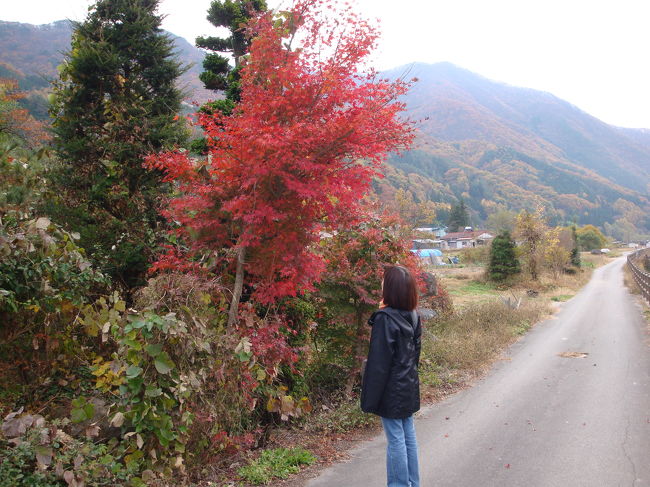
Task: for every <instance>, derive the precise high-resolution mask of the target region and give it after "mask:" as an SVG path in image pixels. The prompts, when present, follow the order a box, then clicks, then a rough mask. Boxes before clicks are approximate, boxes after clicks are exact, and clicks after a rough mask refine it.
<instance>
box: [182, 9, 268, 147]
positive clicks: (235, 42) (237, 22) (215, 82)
mask: <svg viewBox="0 0 650 487" xmlns="http://www.w3.org/2000/svg"><path fill="white" fill-rule="evenodd" d="M266 8H267V7H266V1H265V0H213V1H212V3H211V4H210V8H209V9H208V16H207V19H208V21H209V22H210V23H211V24H212V25H214V26H215V27H217V28H220V27H225V28H227V29H228V30H229V31H230V35H229V36H228V37H216V36H210V37H203V36H200V37H197V38H196V47H199V48H201V49H205V50H206V51H208V54H207V55H206V56H205V59H204V60H203V69H204V70H205V71H203V72H202V73H201V75H200V76H199V78H200V79H201V81H202V82H203V85H204V86H205V87H206V88H207V89H208V90H215V91H219V92H222V93H224V94H225V98H221V99H217V100H212V101H209V102H208V103H205V104H204V105H203V106H202V107H201V108H200V109H199V111H200V112H203V113H213V112H215V111H220V112H222V113H224V114H226V115H230V113H232V111H233V110H234V108H235V104H236V103H237V102H238V101H239V97H240V87H239V69H240V63H241V58H242V57H243V56H244V55H245V54H246V52H247V51H248V47H249V45H250V40H249V39H247V37H246V35H245V32H244V30H243V27H244V25H245V24H246V23H247V22H248V21H249V20H250V18H251V15H254V14H255V13H256V12H263V11H265V10H266ZM224 54H229V56H228V57H227V56H224ZM231 57H232V58H234V66H233V65H231ZM191 149H192V152H195V153H197V154H204V153H205V152H206V151H207V142H206V140H205V138H199V139H196V140H193V141H192V145H191Z"/></svg>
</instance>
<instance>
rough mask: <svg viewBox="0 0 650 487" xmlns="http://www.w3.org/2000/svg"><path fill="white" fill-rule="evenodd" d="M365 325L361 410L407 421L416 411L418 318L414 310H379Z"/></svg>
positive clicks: (420, 331) (418, 356)
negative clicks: (368, 330) (367, 342)
mask: <svg viewBox="0 0 650 487" xmlns="http://www.w3.org/2000/svg"><path fill="white" fill-rule="evenodd" d="M368 324H369V325H370V326H372V332H371V335H370V350H369V351H368V362H367V364H366V369H365V373H364V375H363V383H362V388H361V409H362V410H364V411H365V412H367V413H374V414H377V415H379V416H382V417H384V418H394V419H396V418H407V417H409V416H411V415H412V414H413V413H414V412H416V411H417V410H419V409H420V381H419V379H418V364H419V362H420V348H421V336H422V324H421V322H420V317H419V316H418V314H417V313H416V312H415V311H405V310H398V309H393V308H382V309H380V310H379V311H376V312H375V313H374V314H373V315H372V316H371V317H370V319H369V320H368Z"/></svg>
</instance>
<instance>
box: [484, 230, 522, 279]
mask: <svg viewBox="0 0 650 487" xmlns="http://www.w3.org/2000/svg"><path fill="white" fill-rule="evenodd" d="M519 272H521V266H520V265H519V260H517V256H516V255H515V242H513V240H512V238H511V237H510V232H508V231H504V232H503V233H500V234H499V235H497V236H496V237H495V238H494V240H493V241H492V247H491V248H490V263H489V266H488V277H489V278H490V279H491V280H493V281H504V280H505V279H507V278H508V277H510V276H512V275H514V274H518V273H519Z"/></svg>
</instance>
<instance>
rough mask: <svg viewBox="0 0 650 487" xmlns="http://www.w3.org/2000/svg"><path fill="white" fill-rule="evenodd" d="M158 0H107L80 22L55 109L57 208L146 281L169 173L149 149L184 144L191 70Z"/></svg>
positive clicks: (86, 238) (98, 253)
mask: <svg viewBox="0 0 650 487" xmlns="http://www.w3.org/2000/svg"><path fill="white" fill-rule="evenodd" d="M158 3H159V2H158V0H99V1H98V2H97V3H96V4H95V5H93V6H92V7H91V8H90V10H89V14H88V17H87V18H86V20H85V21H84V22H82V23H75V24H74V32H73V36H72V46H71V49H70V52H68V53H67V55H66V58H65V61H64V63H63V65H62V67H61V68H60V79H59V80H58V81H56V82H55V84H54V95H53V97H52V107H51V114H52V116H53V118H54V123H53V132H54V147H55V150H56V153H57V155H58V158H59V159H60V167H59V169H58V171H56V172H55V174H54V176H53V179H54V184H55V187H57V190H58V191H59V193H60V194H61V198H60V199H59V201H58V203H57V204H55V205H54V207H53V209H52V211H53V213H54V216H55V217H58V218H59V219H61V220H63V222H64V223H66V224H67V225H68V226H69V227H72V229H73V230H76V231H78V232H79V233H80V234H81V245H82V246H83V247H85V248H86V250H87V252H88V254H89V256H90V257H92V258H93V259H94V260H95V261H96V263H97V264H98V265H99V266H100V267H101V268H103V269H104V270H105V271H107V272H109V273H110V274H111V275H113V277H115V278H117V279H118V280H119V281H122V282H123V283H124V284H125V285H126V286H129V287H130V286H133V285H136V284H139V283H140V282H141V278H142V276H143V275H144V271H145V269H146V266H147V262H148V259H149V257H150V255H151V253H152V251H153V246H154V242H155V228H156V226H157V225H158V223H159V217H158V212H157V210H156V201H157V198H158V197H159V196H160V194H161V192H162V191H163V188H162V187H161V174H160V173H158V172H154V171H149V170H146V169H144V168H143V166H142V162H143V157H144V156H146V155H147V154H150V153H155V152H159V151H162V150H166V149H171V148H172V147H174V146H177V145H179V144H182V143H184V142H185V140H186V137H187V132H186V129H185V128H184V124H183V121H182V120H179V118H178V117H177V113H178V112H179V110H180V102H181V93H180V91H179V90H178V89H177V88H176V86H175V82H176V79H177V78H178V76H179V75H180V74H181V73H182V72H183V69H182V68H181V65H180V64H179V62H178V61H177V60H176V57H175V55H174V52H173V42H172V40H171V39H170V38H169V37H168V36H167V34H166V33H164V32H163V31H162V30H161V28H160V25H161V22H162V17H161V16H160V15H158V14H157V13H156V10H157V8H158Z"/></svg>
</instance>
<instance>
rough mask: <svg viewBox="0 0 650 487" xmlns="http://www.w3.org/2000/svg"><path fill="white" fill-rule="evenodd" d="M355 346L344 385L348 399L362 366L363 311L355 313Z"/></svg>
mask: <svg viewBox="0 0 650 487" xmlns="http://www.w3.org/2000/svg"><path fill="white" fill-rule="evenodd" d="M356 325H357V333H356V344H355V346H354V365H353V367H352V370H351V371H350V375H349V376H348V380H347V382H346V384H345V396H346V397H350V396H351V394H352V389H353V388H354V384H355V383H356V382H357V378H358V377H359V373H360V372H361V365H362V364H363V352H364V349H365V344H366V343H365V341H364V340H363V311H362V310H361V309H359V310H357V313H356Z"/></svg>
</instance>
